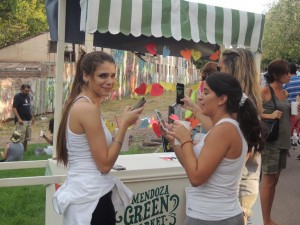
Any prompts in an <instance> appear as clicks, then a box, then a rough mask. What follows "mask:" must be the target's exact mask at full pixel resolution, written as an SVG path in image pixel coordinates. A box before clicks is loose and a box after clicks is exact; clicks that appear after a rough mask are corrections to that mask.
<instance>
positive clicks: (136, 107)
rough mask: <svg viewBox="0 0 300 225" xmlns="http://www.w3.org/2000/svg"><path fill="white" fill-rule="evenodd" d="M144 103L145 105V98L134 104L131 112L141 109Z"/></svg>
mask: <svg viewBox="0 0 300 225" xmlns="http://www.w3.org/2000/svg"><path fill="white" fill-rule="evenodd" d="M145 103H146V99H145V97H143V98H141V100H140V101H138V103H136V104H135V106H133V107H132V109H131V111H132V110H135V109H138V108H141V107H142V106H143V105H144V104H145Z"/></svg>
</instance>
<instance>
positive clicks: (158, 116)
mask: <svg viewBox="0 0 300 225" xmlns="http://www.w3.org/2000/svg"><path fill="white" fill-rule="evenodd" d="M155 113H156V117H157V119H158V121H159V123H160V125H161V128H162V129H163V130H164V131H166V130H168V128H167V125H166V123H165V120H164V119H163V118H162V116H161V113H160V111H158V110H157V109H155Z"/></svg>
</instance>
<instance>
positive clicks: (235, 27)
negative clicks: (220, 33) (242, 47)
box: [231, 10, 240, 45]
mask: <svg viewBox="0 0 300 225" xmlns="http://www.w3.org/2000/svg"><path fill="white" fill-rule="evenodd" d="M231 29H232V31H231V45H237V43H238V40H239V32H240V13H239V11H238V10H232V28H231Z"/></svg>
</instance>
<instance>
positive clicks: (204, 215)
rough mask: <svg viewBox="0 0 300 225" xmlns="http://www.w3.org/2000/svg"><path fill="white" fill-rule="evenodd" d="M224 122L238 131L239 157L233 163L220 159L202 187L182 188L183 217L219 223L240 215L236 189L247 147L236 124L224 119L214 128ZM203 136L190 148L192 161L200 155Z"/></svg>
mask: <svg viewBox="0 0 300 225" xmlns="http://www.w3.org/2000/svg"><path fill="white" fill-rule="evenodd" d="M224 122H226V123H231V124H233V125H234V126H235V127H236V129H237V130H238V132H239V134H240V137H241V139H242V143H243V147H242V153H241V155H240V157H238V158H236V159H227V158H224V159H223V160H222V161H221V163H220V165H219V166H218V167H217V169H216V171H215V172H214V173H213V174H212V175H211V177H210V178H209V180H208V181H207V182H206V183H205V184H202V185H200V186H198V187H186V190H185V191H186V214H187V216H190V217H192V218H196V219H201V220H207V221H219V220H224V219H228V218H230V217H233V216H236V215H238V214H240V213H242V208H241V206H240V203H239V200H238V189H239V182H240V180H241V175H242V169H243V167H244V165H245V160H246V154H247V151H248V145H247V142H246V140H245V138H244V136H243V134H242V131H241V130H240V128H239V124H238V122H237V121H235V120H233V119H230V118H225V119H221V120H220V121H218V123H217V124H220V123H224ZM217 124H216V125H217ZM207 134H208V133H207ZM207 134H206V135H205V137H204V138H203V139H202V140H201V141H200V142H199V143H198V144H197V145H195V146H194V152H195V155H196V157H198V156H199V154H200V152H201V149H202V147H203V145H204V141H205V138H206V136H207ZM220 141H222V140H220ZM212 151H213V149H212Z"/></svg>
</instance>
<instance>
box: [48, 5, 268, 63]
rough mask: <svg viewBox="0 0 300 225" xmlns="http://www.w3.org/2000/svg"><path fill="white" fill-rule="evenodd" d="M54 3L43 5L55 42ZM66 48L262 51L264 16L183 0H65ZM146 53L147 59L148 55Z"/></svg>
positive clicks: (205, 53) (175, 52)
mask: <svg viewBox="0 0 300 225" xmlns="http://www.w3.org/2000/svg"><path fill="white" fill-rule="evenodd" d="M57 1H58V0H47V16H48V21H49V27H50V34H51V39H52V40H54V41H56V40H57ZM66 2H67V6H66V33H65V35H66V42H68V43H76V44H84V38H85V32H88V33H93V34H94V46H99V47H105V48H114V49H121V50H129V51H138V52H142V53H145V52H149V46H150V47H151V48H152V49H150V51H151V52H152V53H153V51H155V53H157V54H161V55H163V54H165V53H166V52H165V51H168V53H169V55H174V56H182V55H181V53H180V51H182V50H185V49H194V50H199V51H201V53H202V56H203V57H205V56H208V55H210V54H212V53H213V52H214V51H216V50H217V49H218V48H219V46H220V45H225V46H237V47H248V48H250V49H251V50H252V51H253V52H255V51H257V50H261V37H262V33H263V25H264V15H262V14H256V13H250V12H244V11H238V10H233V9H227V8H222V7H216V6H210V5H205V4H199V3H194V2H189V1H185V0H81V1H80V0H67V1H66ZM151 52H150V53H151Z"/></svg>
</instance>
